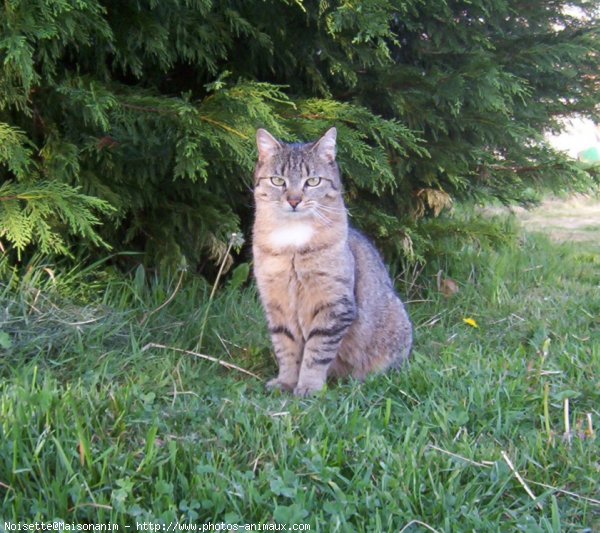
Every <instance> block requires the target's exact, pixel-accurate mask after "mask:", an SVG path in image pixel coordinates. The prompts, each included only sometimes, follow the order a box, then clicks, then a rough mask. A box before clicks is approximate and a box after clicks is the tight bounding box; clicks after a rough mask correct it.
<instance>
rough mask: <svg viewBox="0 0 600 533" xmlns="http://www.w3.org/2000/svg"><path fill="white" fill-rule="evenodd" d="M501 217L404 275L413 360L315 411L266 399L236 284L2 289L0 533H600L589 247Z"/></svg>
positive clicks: (109, 282) (599, 417)
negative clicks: (46, 526)
mask: <svg viewBox="0 0 600 533" xmlns="http://www.w3.org/2000/svg"><path fill="white" fill-rule="evenodd" d="M498 224H501V225H502V224H504V225H505V228H506V231H505V235H506V238H505V239H504V241H503V243H502V244H500V243H499V242H496V243H495V244H493V245H486V244H485V243H482V242H479V241H477V240H470V241H468V242H464V243H463V244H459V242H458V241H448V242H447V243H446V244H447V249H448V250H451V253H448V254H443V255H440V256H439V257H438V258H437V259H435V260H434V261H432V262H431V263H430V264H429V265H428V266H427V268H426V269H425V270H424V271H423V272H422V273H421V274H420V275H419V276H416V275H414V276H407V275H405V276H404V277H402V278H400V277H399V278H398V280H397V281H398V288H399V291H400V292H401V293H402V295H403V297H404V298H405V299H406V300H408V308H409V311H410V313H411V316H412V319H413V321H414V324H415V332H416V342H415V350H414V353H413V356H412V359H411V361H410V363H409V364H407V365H406V366H405V367H404V368H403V369H402V370H401V371H398V372H394V373H390V374H388V375H383V376H375V377H372V378H370V379H368V380H367V381H366V382H365V383H358V382H352V381H346V382H342V383H336V384H331V385H330V386H329V387H328V388H327V389H326V390H325V391H324V392H323V393H322V394H320V395H319V396H317V397H314V398H310V399H296V398H293V397H291V396H289V395H287V394H280V393H268V392H266V391H265V388H264V382H265V381H266V380H267V379H268V378H270V377H271V376H272V375H273V374H274V372H275V364H274V362H273V357H272V355H271V351H270V344H269V340H268V336H267V333H266V327H265V323H264V319H263V315H262V311H261V309H260V306H259V304H258V300H257V296H256V292H255V290H254V288H253V286H252V284H249V285H248V284H247V285H244V286H242V287H238V286H236V284H235V283H234V284H231V283H230V282H229V283H228V282H226V283H225V284H224V285H223V286H222V287H221V288H220V289H219V290H218V291H217V293H216V296H215V298H214V299H213V300H212V301H210V306H208V304H209V298H208V295H209V293H210V290H211V287H210V286H207V285H205V284H203V283H202V282H201V281H199V280H193V279H192V276H191V275H190V274H185V275H183V274H182V275H181V277H182V278H183V282H182V283H181V286H179V285H178V281H179V279H180V278H179V277H178V276H175V277H174V278H173V279H170V280H168V281H167V280H164V279H156V278H153V277H151V276H149V275H148V274H147V273H146V272H145V271H144V270H143V269H141V268H139V269H138V270H137V271H136V272H135V274H134V275H132V276H131V278H127V279H126V278H123V277H121V276H119V275H117V274H116V273H111V272H110V270H109V269H108V268H105V267H104V265H97V266H95V267H93V268H90V269H88V270H85V271H81V270H74V271H71V272H62V273H61V274H58V273H57V272H58V270H57V269H55V267H54V266H52V265H46V264H44V263H42V262H38V263H36V264H34V265H32V268H31V269H30V271H29V273H28V274H27V276H26V278H25V279H23V280H21V282H20V284H19V285H18V286H16V285H15V284H14V283H11V282H10V281H9V282H7V283H6V284H4V285H2V286H1V287H0V291H1V292H0V306H1V307H0V313H1V315H0V316H1V318H0V320H1V322H0V346H2V348H0V349H2V350H3V351H2V352H0V354H1V355H0V376H1V378H2V382H1V384H0V501H1V503H0V518H2V520H1V521H0V531H2V530H3V528H5V529H6V530H7V531H8V530H12V529H11V528H13V526H14V525H15V524H19V523H20V524H25V523H32V522H36V521H37V522H49V521H64V522H65V523H66V524H71V525H84V524H99V523H111V524H118V525H120V526H127V525H129V526H133V527H131V528H130V530H136V522H137V523H138V524H142V523H145V524H150V523H152V524H164V525H165V530H167V529H168V530H171V531H172V530H174V529H173V525H174V524H175V523H178V524H179V525H180V526H181V527H183V525H187V524H200V525H201V524H205V525H206V524H209V523H212V524H213V525H215V524H217V523H223V524H229V526H231V527H233V525H234V524H269V525H270V527H275V526H279V527H281V525H286V526H287V530H291V529H292V526H293V525H296V527H299V526H300V525H303V524H308V525H310V529H311V530H312V531H359V532H360V531H369V532H371V531H407V532H408V531H410V532H421V531H423V532H425V531H439V532H441V531H444V532H450V531H478V532H482V531H486V532H487V531H532V532H535V531H553V532H556V531H600V453H599V452H600V438H599V437H598V436H597V433H598V432H599V431H600V290H599V289H600V257H599V255H598V254H597V251H596V248H595V247H594V243H590V242H585V241H581V242H571V243H557V242H554V241H552V240H550V239H548V238H547V237H545V236H543V235H538V234H513V232H515V229H514V224H513V223H510V222H505V221H504V222H502V221H501V222H498ZM440 271H441V274H440V275H439V276H438V275H437V274H438V272H440ZM448 278H450V279H451V280H453V282H454V283H455V287H457V288H458V292H456V293H455V294H453V295H452V296H450V297H447V296H445V295H444V294H442V292H440V291H439V290H438V279H442V280H443V279H448ZM201 332H202V333H203V339H204V340H203V343H202V346H198V340H199V338H200V336H201ZM165 347H172V348H178V349H180V350H188V352H194V353H201V354H204V355H212V356H214V357H216V358H218V359H221V360H222V361H223V362H226V363H228V364H230V365H235V366H230V367H225V366H223V365H222V364H219V363H215V362H212V361H209V360H207V359H205V358H201V357H200V356H198V355H193V353H185V352H182V351H176V350H174V349H169V348H165ZM236 367H237V368H236ZM240 369H243V370H247V371H249V372H251V373H253V374H255V375H256V377H254V376H252V375H249V374H247V373H244V372H242V371H241V370H240ZM231 527H230V528H231ZM263 527H267V526H263ZM302 527H306V526H302ZM169 528H170V529H169ZM137 529H139V527H138V528H137ZM213 530H214V529H213Z"/></svg>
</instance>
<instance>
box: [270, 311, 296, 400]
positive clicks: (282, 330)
mask: <svg viewBox="0 0 600 533" xmlns="http://www.w3.org/2000/svg"><path fill="white" fill-rule="evenodd" d="M269 315H270V316H269V332H270V333H271V341H272V343H273V348H274V349H275V357H276V358H277V364H278V366H279V373H278V375H277V377H276V378H273V379H271V380H270V381H268V382H267V388H269V389H280V390H285V391H288V392H291V391H293V390H294V388H295V387H296V385H297V383H298V378H299V374H300V365H301V362H302V349H303V342H304V341H303V338H302V333H301V332H300V328H299V327H298V326H296V325H295V324H290V323H287V322H286V321H285V320H284V319H283V318H284V317H283V315H282V314H281V313H273V312H271V313H269Z"/></svg>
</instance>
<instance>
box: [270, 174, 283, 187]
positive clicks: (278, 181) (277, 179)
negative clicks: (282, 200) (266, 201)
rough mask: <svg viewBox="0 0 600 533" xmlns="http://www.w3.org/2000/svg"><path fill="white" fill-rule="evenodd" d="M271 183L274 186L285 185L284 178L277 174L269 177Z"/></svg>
mask: <svg viewBox="0 0 600 533" xmlns="http://www.w3.org/2000/svg"><path fill="white" fill-rule="evenodd" d="M271 183H272V184H273V185H275V187H282V186H283V185H285V180H284V179H283V178H280V177H279V176H273V177H272V178H271Z"/></svg>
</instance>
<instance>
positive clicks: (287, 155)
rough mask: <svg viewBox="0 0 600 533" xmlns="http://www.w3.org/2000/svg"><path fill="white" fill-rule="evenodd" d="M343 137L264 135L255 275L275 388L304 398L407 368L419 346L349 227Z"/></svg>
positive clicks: (363, 242) (375, 258) (382, 273)
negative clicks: (330, 383) (339, 159)
mask: <svg viewBox="0 0 600 533" xmlns="http://www.w3.org/2000/svg"><path fill="white" fill-rule="evenodd" d="M336 135H337V132H336V129H335V128H331V129H330V130H329V131H328V132H327V133H326V134H325V135H324V136H323V137H322V138H321V139H319V140H318V141H316V142H312V143H308V144H284V143H282V142H279V141H278V140H276V139H275V138H274V137H273V136H272V135H271V134H270V133H268V132H267V131H265V130H263V129H259V130H258V131H257V133H256V140H257V144H258V162H257V165H256V171H255V180H254V186H255V188H254V197H255V202H256V218H255V222H254V241H253V255H254V272H255V275H256V281H257V284H258V289H259V293H260V297H261V300H262V303H263V306H264V308H265V311H266V315H267V321H268V324H269V330H270V333H271V338H272V342H273V346H274V348H275V355H276V357H277V361H278V363H279V375H278V376H277V377H276V378H274V379H272V380H271V381H269V382H268V384H267V386H268V387H269V388H278V389H284V390H287V391H293V392H294V394H295V395H297V396H307V395H309V394H312V393H314V392H316V391H318V390H320V389H321V388H322V387H323V385H324V384H325V381H326V379H327V377H328V376H334V377H343V376H353V377H355V378H358V379H362V378H364V377H365V376H366V375H367V374H368V373H370V372H379V371H383V370H385V369H387V368H389V367H394V366H397V365H398V364H400V363H401V362H402V361H403V360H405V359H406V358H407V357H408V355H409V352H410V349H411V344H412V326H411V323H410V320H409V318H408V315H407V313H406V311H405V309H404V306H403V305H402V302H401V301H400V299H399V298H398V296H396V294H395V293H394V289H393V288H392V282H391V280H390V277H389V275H388V273H387V271H386V269H385V267H384V265H383V263H382V261H381V258H380V257H379V254H378V253H377V251H376V250H375V248H374V247H373V246H372V245H371V244H370V243H369V241H368V240H367V239H366V238H365V237H364V236H363V235H361V234H360V233H359V232H358V231H356V230H355V229H353V228H351V227H349V226H348V215H347V212H346V208H345V206H344V200H343V198H342V184H341V181H340V172H339V169H338V166H337V163H336V160H335V156H336Z"/></svg>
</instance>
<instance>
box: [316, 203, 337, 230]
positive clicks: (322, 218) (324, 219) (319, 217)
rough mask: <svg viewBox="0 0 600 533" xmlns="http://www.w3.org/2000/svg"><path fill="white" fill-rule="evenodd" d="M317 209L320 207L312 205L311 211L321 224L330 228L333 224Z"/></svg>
mask: <svg viewBox="0 0 600 533" xmlns="http://www.w3.org/2000/svg"><path fill="white" fill-rule="evenodd" d="M319 209H320V207H319V206H318V205H314V206H313V207H312V209H311V211H312V213H313V214H314V215H315V216H316V217H317V218H318V219H319V220H320V221H321V222H322V223H323V224H325V225H326V226H331V225H332V224H333V221H332V220H331V219H330V218H329V217H328V216H326V215H325V214H324V213H322V212H321V211H320V210H319Z"/></svg>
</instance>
